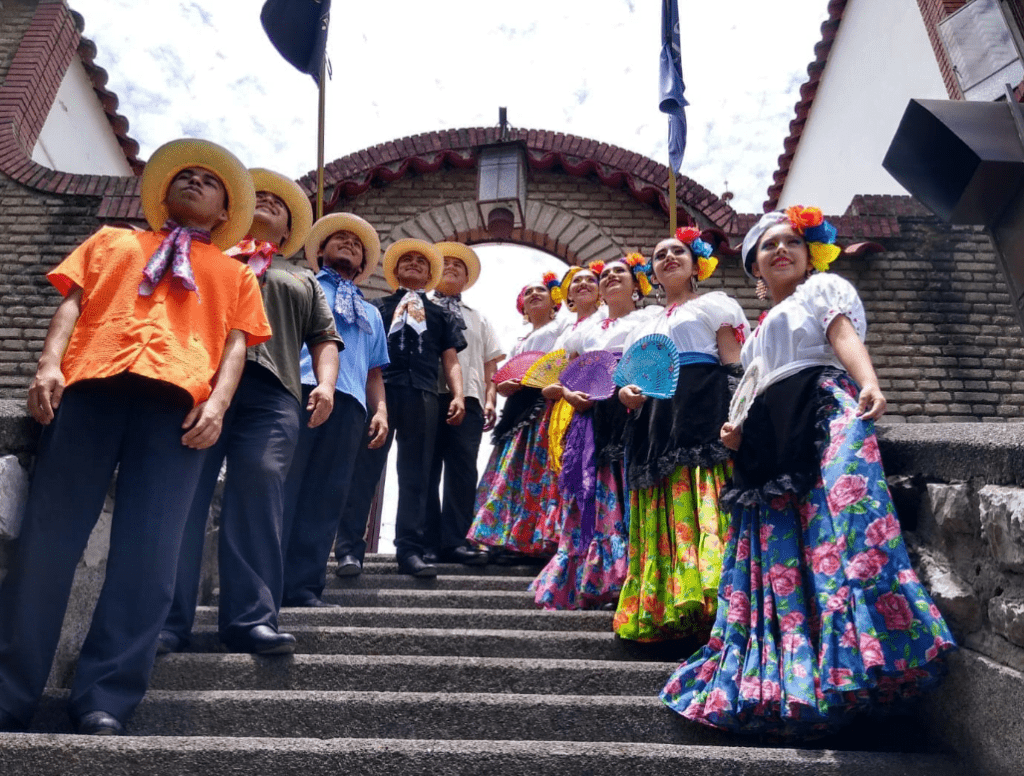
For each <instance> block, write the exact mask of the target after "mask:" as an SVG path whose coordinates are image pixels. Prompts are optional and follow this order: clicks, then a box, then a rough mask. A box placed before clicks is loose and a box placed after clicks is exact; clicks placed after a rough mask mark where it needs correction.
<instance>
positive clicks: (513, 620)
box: [196, 606, 613, 632]
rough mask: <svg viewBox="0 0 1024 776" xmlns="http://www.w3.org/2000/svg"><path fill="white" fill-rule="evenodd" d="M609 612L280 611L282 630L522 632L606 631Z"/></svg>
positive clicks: (210, 620)
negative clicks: (411, 629) (420, 629)
mask: <svg viewBox="0 0 1024 776" xmlns="http://www.w3.org/2000/svg"><path fill="white" fill-rule="evenodd" d="M612 617H613V615H612V612H581V611H549V610H546V609H496V610H488V609H447V608H440V607H438V608H432V607H427V608H422V609H419V608H405V607H376V606H365V607H359V606H335V607H327V608H323V609H305V608H297V609H282V610H281V618H280V624H281V627H282V628H284V629H288V628H295V627H299V626H303V625H305V626H325V627H326V626H335V627H355V628H483V629H492V630H494V629H505V630H525V631H536V630H540V631H604V632H610V631H611V629H612ZM216 624H217V608H216V607H212V606H200V607H199V608H197V609H196V626H197V627H201V626H204V625H206V626H215V625H216Z"/></svg>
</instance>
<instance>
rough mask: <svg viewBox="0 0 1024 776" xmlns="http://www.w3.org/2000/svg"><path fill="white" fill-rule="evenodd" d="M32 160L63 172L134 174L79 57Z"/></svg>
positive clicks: (54, 102) (58, 96)
mask: <svg viewBox="0 0 1024 776" xmlns="http://www.w3.org/2000/svg"><path fill="white" fill-rule="evenodd" d="M32 159H33V161H35V162H38V163H39V164H41V165H43V166H44V167H49V168H51V169H53V170H60V171H61V172H73V173H80V174H94V175H131V174H132V170H131V167H129V166H128V161H127V160H126V159H125V158H124V152H123V151H121V146H120V145H118V142H117V138H116V137H115V135H114V130H113V128H112V127H111V126H110V122H109V121H108V120H107V116H106V113H104V111H103V106H102V105H101V104H100V101H99V98H98V97H97V96H96V92H95V91H93V88H92V81H90V80H89V77H88V76H87V75H86V72H85V67H84V66H83V65H82V60H81V59H79V58H78V55H77V54H76V55H75V57H74V58H73V59H72V61H71V66H70V67H69V68H68V71H67V73H65V74H64V80H63V81H62V82H61V85H60V89H58V90H57V98H56V99H55V100H54V101H53V106H52V107H51V108H50V114H49V115H48V116H47V117H46V122H45V123H44V124H43V129H42V131H41V132H40V133H39V139H38V140H37V141H36V147H35V148H34V149H32Z"/></svg>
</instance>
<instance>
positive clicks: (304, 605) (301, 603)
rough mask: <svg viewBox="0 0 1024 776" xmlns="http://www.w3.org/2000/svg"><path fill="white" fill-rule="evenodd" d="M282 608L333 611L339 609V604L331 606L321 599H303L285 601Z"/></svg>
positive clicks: (314, 597)
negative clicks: (332, 609)
mask: <svg viewBox="0 0 1024 776" xmlns="http://www.w3.org/2000/svg"><path fill="white" fill-rule="evenodd" d="M281 606H288V607H294V608H300V609H331V608H337V606H338V604H329V603H327V602H326V601H324V600H323V599H321V598H317V597H316V596H313V597H312V598H303V599H300V600H293V601H283V602H282V603H281Z"/></svg>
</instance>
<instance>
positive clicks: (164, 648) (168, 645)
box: [156, 630, 182, 655]
mask: <svg viewBox="0 0 1024 776" xmlns="http://www.w3.org/2000/svg"><path fill="white" fill-rule="evenodd" d="M181 647H182V644H181V637H180V636H179V635H178V634H177V633H174V632H173V631H169V630H162V631H160V635H158V636H157V637H156V653H157V654H158V655H167V654H170V653H171V652H179V651H181Z"/></svg>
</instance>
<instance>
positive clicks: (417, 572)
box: [398, 555, 437, 579]
mask: <svg viewBox="0 0 1024 776" xmlns="http://www.w3.org/2000/svg"><path fill="white" fill-rule="evenodd" d="M398 571H399V573H400V574H409V575H411V576H414V577H417V578H418V579H429V578H431V577H436V576H437V566H435V565H433V564H432V563H427V562H426V561H424V560H423V558H421V557H420V556H419V555H407V556H405V557H404V558H399V559H398Z"/></svg>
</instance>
